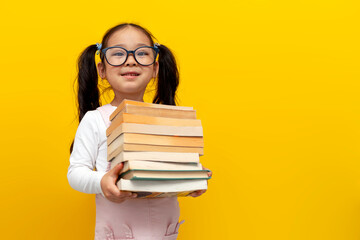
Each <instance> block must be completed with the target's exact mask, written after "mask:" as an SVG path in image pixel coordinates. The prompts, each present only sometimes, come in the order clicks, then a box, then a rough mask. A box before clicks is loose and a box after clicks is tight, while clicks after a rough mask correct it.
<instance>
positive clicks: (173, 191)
mask: <svg viewBox="0 0 360 240" xmlns="http://www.w3.org/2000/svg"><path fill="white" fill-rule="evenodd" d="M116 185H117V187H118V188H119V190H121V191H130V192H136V193H137V194H138V196H137V197H138V198H147V197H172V196H188V195H189V194H190V193H191V192H193V191H197V190H206V189H207V180H203V179H191V180H163V181H157V180H141V181H133V180H127V179H123V178H121V179H120V180H118V181H117V182H116Z"/></svg>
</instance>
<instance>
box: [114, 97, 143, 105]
mask: <svg viewBox="0 0 360 240" xmlns="http://www.w3.org/2000/svg"><path fill="white" fill-rule="evenodd" d="M124 99H128V100H134V101H139V102H143V101H144V99H143V95H138V94H137V95H131V94H121V95H120V96H116V95H115V97H114V99H113V100H112V101H111V103H110V104H111V105H112V106H115V107H117V106H119V105H120V103H121V102H122V101H123V100H124Z"/></svg>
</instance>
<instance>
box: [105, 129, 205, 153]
mask: <svg viewBox="0 0 360 240" xmlns="http://www.w3.org/2000/svg"><path fill="white" fill-rule="evenodd" d="M124 143H133V144H143V145H145V144H148V145H149V144H150V145H164V146H179V147H204V140H203V138H202V137H184V136H165V135H152V134H141V133H122V134H121V135H120V136H118V137H117V138H115V140H113V141H112V142H110V141H109V139H107V144H108V152H112V151H114V150H115V149H116V148H117V147H119V146H121V145H123V144H124Z"/></svg>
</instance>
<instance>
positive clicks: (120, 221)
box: [95, 104, 183, 240]
mask: <svg viewBox="0 0 360 240" xmlns="http://www.w3.org/2000/svg"><path fill="white" fill-rule="evenodd" d="M97 110H98V111H99V112H100V113H101V116H102V118H103V120H104V122H105V126H106V127H109V125H110V120H109V116H110V115H111V113H112V112H113V111H114V110H115V108H114V107H113V106H111V105H110V104H107V105H104V106H102V107H99V108H97ZM109 170H110V163H109V164H108V167H107V170H106V171H109ZM179 215H180V209H179V203H178V200H177V197H170V198H148V199H129V200H126V201H124V202H122V203H115V202H111V201H109V200H107V199H106V198H105V197H103V196H102V194H96V225H95V240H125V239H136V240H175V239H176V238H177V235H178V229H179V227H180V225H181V224H182V223H183V221H181V222H178V220H179Z"/></svg>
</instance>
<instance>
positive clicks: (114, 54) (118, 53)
mask: <svg viewBox="0 0 360 240" xmlns="http://www.w3.org/2000/svg"><path fill="white" fill-rule="evenodd" d="M111 55H112V56H118V57H122V56H124V55H125V54H124V53H123V52H114V53H113V54H111Z"/></svg>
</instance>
